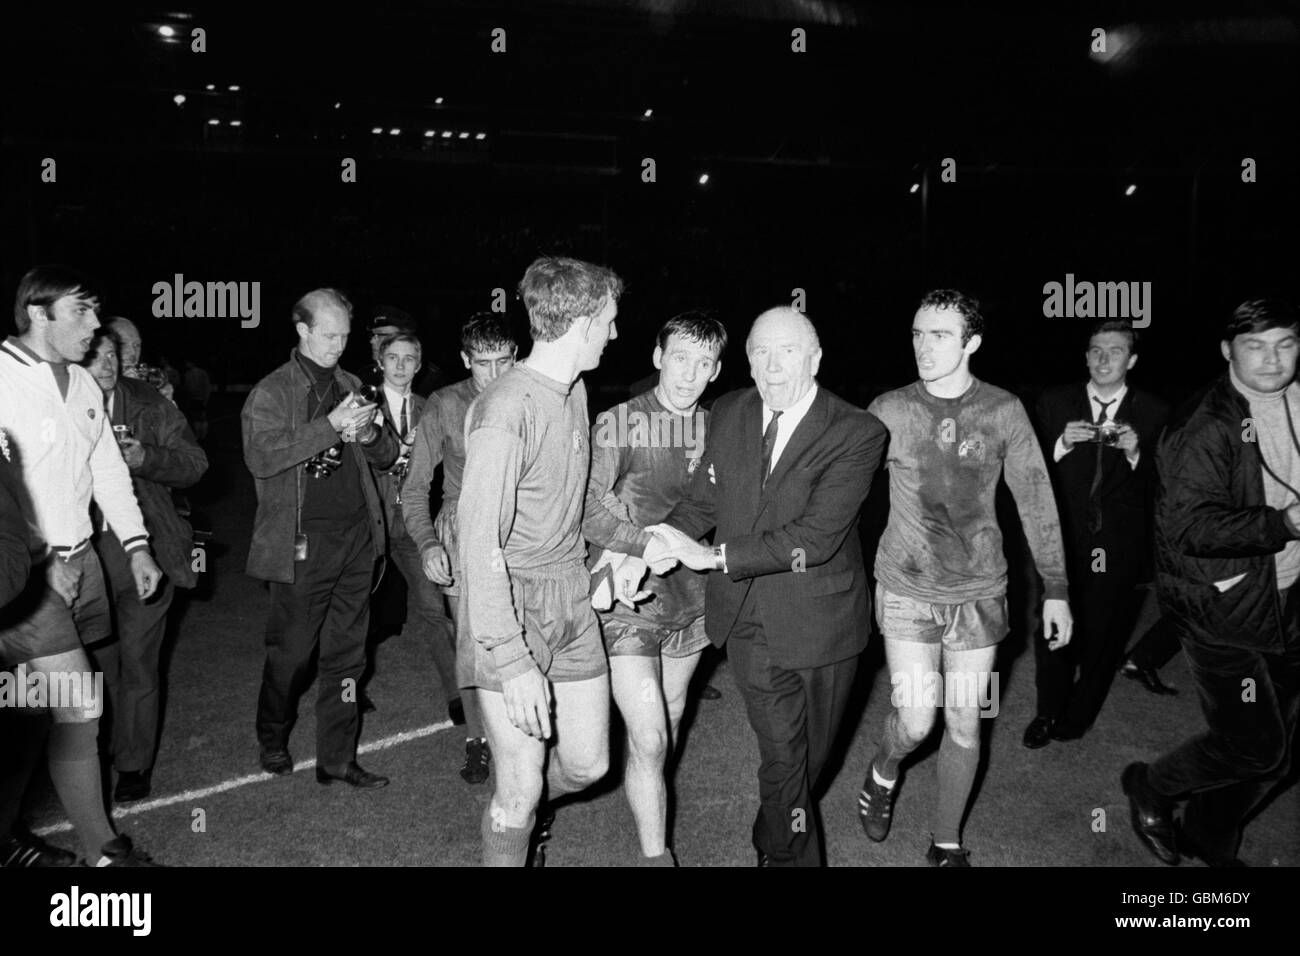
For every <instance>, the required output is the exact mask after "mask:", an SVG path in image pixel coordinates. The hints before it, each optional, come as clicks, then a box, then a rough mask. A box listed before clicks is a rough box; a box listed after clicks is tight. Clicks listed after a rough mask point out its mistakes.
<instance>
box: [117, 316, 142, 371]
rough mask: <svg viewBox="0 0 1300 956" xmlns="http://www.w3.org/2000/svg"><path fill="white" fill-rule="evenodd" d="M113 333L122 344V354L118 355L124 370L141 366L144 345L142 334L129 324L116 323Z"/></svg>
mask: <svg viewBox="0 0 1300 956" xmlns="http://www.w3.org/2000/svg"><path fill="white" fill-rule="evenodd" d="M113 332H114V333H115V334H116V335H117V337H118V339H120V340H121V342H122V350H121V354H120V355H118V359H119V360H120V361H121V365H122V368H135V367H136V366H137V365H139V364H140V350H141V347H142V344H143V343H142V342H141V339H140V332H139V331H138V330H137V329H136V327H135V326H134V325H131V324H130V323H129V322H114V323H113Z"/></svg>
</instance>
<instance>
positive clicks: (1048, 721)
mask: <svg viewBox="0 0 1300 956" xmlns="http://www.w3.org/2000/svg"><path fill="white" fill-rule="evenodd" d="M1055 726H1056V721H1054V720H1053V719H1052V718H1051V717H1035V718H1034V719H1033V720H1031V721H1030V722H1029V726H1028V727H1026V728H1025V736H1024V739H1023V740H1022V741H1021V742H1022V743H1023V744H1024V745H1025V746H1026V747H1028V748H1029V749H1030V750H1037V749H1038V748H1039V747H1046V746H1047V745H1048V744H1050V743H1051V742H1052V728H1053V727H1055Z"/></svg>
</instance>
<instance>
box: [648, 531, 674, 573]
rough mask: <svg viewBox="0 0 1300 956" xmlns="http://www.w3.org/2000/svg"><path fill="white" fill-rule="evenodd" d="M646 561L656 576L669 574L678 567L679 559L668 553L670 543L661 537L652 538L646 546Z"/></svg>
mask: <svg viewBox="0 0 1300 956" xmlns="http://www.w3.org/2000/svg"><path fill="white" fill-rule="evenodd" d="M644 560H645V563H646V564H648V565H649V566H650V570H651V571H653V572H654V573H655V574H667V573H668V572H669V571H671V570H672V569H673V568H675V567H677V559H676V558H674V557H672V556H671V555H669V553H668V542H667V541H666V540H665V539H664V538H662V537H660V536H659V535H655V536H654V537H653V538H651V539H650V543H649V544H647V545H646V546H645V555H644Z"/></svg>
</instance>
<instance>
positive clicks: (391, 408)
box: [384, 383, 415, 441]
mask: <svg viewBox="0 0 1300 956" xmlns="http://www.w3.org/2000/svg"><path fill="white" fill-rule="evenodd" d="M384 398H385V399H387V400H388V415H389V421H391V422H392V423H393V431H397V430H398V429H400V428H401V427H402V403H403V402H405V403H406V430H407V431H408V432H409V431H410V430H411V426H412V425H413V424H415V423H414V421H413V419H414V417H415V409H414V408H413V407H412V406H411V392H410V389H407V391H406V394H405V395H403V394H402V393H401V392H399V391H398V390H397V389H395V388H390V387H389V386H388V385H387V383H385V385H384ZM400 437H401V439H402V440H403V441H405V440H406V436H405V435H402V436H400Z"/></svg>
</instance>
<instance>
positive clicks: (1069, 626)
mask: <svg viewBox="0 0 1300 956" xmlns="http://www.w3.org/2000/svg"><path fill="white" fill-rule="evenodd" d="M1053 632H1055V636H1053ZM1073 632H1074V617H1073V616H1072V615H1071V614H1070V605H1069V604H1068V603H1067V602H1065V601H1061V600H1048V601H1044V602H1043V637H1044V638H1046V640H1047V649H1048V650H1052V651H1059V650H1060V649H1061V648H1063V647H1064V646H1065V645H1066V644H1069V643H1070V635H1071V634H1072V633H1073Z"/></svg>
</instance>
